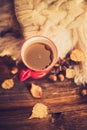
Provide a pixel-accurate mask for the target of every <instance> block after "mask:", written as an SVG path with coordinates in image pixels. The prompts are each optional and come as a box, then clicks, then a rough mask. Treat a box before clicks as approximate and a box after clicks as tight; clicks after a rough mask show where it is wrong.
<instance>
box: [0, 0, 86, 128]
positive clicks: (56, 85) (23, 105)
mask: <svg viewBox="0 0 87 130" xmlns="http://www.w3.org/2000/svg"><path fill="white" fill-rule="evenodd" d="M6 5H9V8H8V10H9V9H10V10H11V9H12V5H13V4H12V1H10V0H0V14H1V13H2V12H1V10H3V11H4V10H6V7H5V6H6ZM3 13H6V14H7V11H4V12H3ZM12 14H13V11H12V10H11V12H10V13H9V16H10V18H12V19H13V17H15V16H14V15H12ZM1 16H2V15H1ZM0 19H1V18H0ZM0 22H1V23H2V22H3V26H0V44H2V43H3V40H4V39H5V40H4V41H5V42H9V41H8V39H9V38H8V37H10V38H13V37H14V39H15V40H14V43H15V42H19V41H20V42H21V38H20V35H21V33H20V31H18V23H17V24H16V20H15V21H14V20H13V22H12V23H10V24H9V26H8V22H6V19H2V21H0ZM4 23H6V24H4ZM1 25H2V24H1ZM13 25H16V26H17V28H14V26H13ZM16 32H17V33H16ZM17 34H18V35H17ZM18 36H19V37H18ZM6 38H7V40H6ZM2 45H3V44H2ZM6 76H7V75H5V77H2V76H1V74H0V77H1V79H3V78H7V77H6ZM14 82H15V85H14V87H13V88H12V89H10V90H5V89H3V88H2V87H0V130H41V129H42V130H53V129H54V130H87V97H86V96H84V97H83V96H81V95H80V92H81V89H82V88H83V87H84V86H77V85H76V84H75V83H74V82H73V81H71V80H65V81H63V82H59V81H56V82H51V81H49V80H48V79H47V78H46V77H45V78H42V79H38V80H34V79H28V80H26V81H25V82H20V80H19V77H18V75H16V76H15V78H14ZM30 83H35V84H37V85H40V86H41V87H42V91H43V95H42V97H41V99H36V98H34V97H32V95H31V94H30V92H29V89H28V88H29V84H30ZM38 102H39V103H43V104H45V105H46V106H47V107H48V110H49V113H50V114H51V117H47V118H45V119H31V120H29V119H28V118H29V116H30V115H31V112H32V108H33V106H34V105H35V104H36V103H38Z"/></svg>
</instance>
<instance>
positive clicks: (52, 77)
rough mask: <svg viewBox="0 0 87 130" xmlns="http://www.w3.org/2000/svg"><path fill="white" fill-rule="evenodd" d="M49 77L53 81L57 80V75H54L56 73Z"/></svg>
mask: <svg viewBox="0 0 87 130" xmlns="http://www.w3.org/2000/svg"><path fill="white" fill-rule="evenodd" d="M48 78H49V79H50V80H51V81H57V76H56V75H54V74H51V75H50V76H49V77H48Z"/></svg>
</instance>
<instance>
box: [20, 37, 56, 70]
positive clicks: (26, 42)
mask: <svg viewBox="0 0 87 130" xmlns="http://www.w3.org/2000/svg"><path fill="white" fill-rule="evenodd" d="M35 38H36V39H37V40H38V39H41V38H42V39H44V40H47V41H48V42H50V43H51V45H53V47H54V48H55V53H56V55H54V52H53V49H52V47H51V46H50V48H51V50H52V52H53V55H54V58H53V61H52V63H51V64H50V65H49V66H48V67H46V68H45V69H35V68H32V67H30V66H29V65H28V64H27V63H26V62H25V60H24V52H23V51H25V50H26V48H25V49H24V46H26V44H28V43H29V42H30V40H31V41H32V40H34V39H35ZM35 43H36V42H32V43H30V44H28V45H27V46H30V45H31V44H35ZM42 43H44V44H46V45H48V46H49V44H47V43H45V42H42ZM21 58H22V61H23V63H24V65H25V66H26V67H27V68H29V69H31V70H32V71H36V72H43V71H49V70H50V69H51V68H52V67H53V66H54V64H55V63H56V62H57V60H58V49H57V46H56V45H55V43H54V42H53V41H52V40H51V39H49V38H48V37H46V36H32V37H30V38H28V39H26V40H25V41H24V43H23V45H22V47H21ZM54 59H55V60H54Z"/></svg>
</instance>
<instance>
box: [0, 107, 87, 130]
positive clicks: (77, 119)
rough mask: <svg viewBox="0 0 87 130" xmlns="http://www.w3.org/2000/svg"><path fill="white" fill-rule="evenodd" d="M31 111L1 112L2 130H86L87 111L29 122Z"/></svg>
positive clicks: (67, 113) (57, 114)
mask: <svg viewBox="0 0 87 130" xmlns="http://www.w3.org/2000/svg"><path fill="white" fill-rule="evenodd" d="M29 116H30V109H28V108H27V109H14V110H8V111H0V130H7V129H9V130H10V129H12V130H19V129H21V130H36V129H38V130H41V129H42V130H53V129H54V130H82V129H83V130H86V129H87V110H79V111H70V112H63V113H55V114H53V115H51V116H50V117H47V118H44V119H31V120H29V119H28V118H29Z"/></svg>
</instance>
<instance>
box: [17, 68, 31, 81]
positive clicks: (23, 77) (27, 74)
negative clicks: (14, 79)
mask: <svg viewBox="0 0 87 130" xmlns="http://www.w3.org/2000/svg"><path fill="white" fill-rule="evenodd" d="M30 77H31V70H30V69H26V70H22V71H21V72H20V74H19V78H20V81H24V80H26V79H28V78H30Z"/></svg>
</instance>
